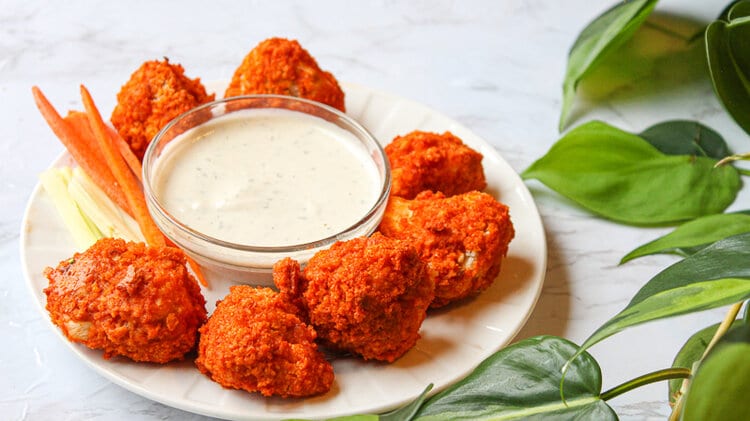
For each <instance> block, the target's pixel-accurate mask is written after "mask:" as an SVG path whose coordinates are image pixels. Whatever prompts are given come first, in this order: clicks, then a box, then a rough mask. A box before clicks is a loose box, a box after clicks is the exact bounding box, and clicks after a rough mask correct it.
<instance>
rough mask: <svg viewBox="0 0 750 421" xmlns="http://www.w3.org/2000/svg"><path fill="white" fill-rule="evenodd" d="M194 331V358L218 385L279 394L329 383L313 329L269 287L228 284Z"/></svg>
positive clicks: (318, 389) (299, 393)
mask: <svg viewBox="0 0 750 421" xmlns="http://www.w3.org/2000/svg"><path fill="white" fill-rule="evenodd" d="M200 333H201V338H200V342H199V345H198V358H197V359H196V360H195V364H196V366H198V369H199V370H200V371H201V372H202V373H203V374H205V375H207V376H208V377H210V378H211V379H212V380H214V381H215V382H217V383H219V384H220V385H222V386H224V387H227V388H234V389H241V390H246V391H248V392H260V393H262V394H263V395H264V396H272V395H276V396H281V397H303V396H312V395H319V394H322V393H325V392H327V391H328V390H330V389H331V385H332V384H333V378H334V377H333V367H332V366H331V364H330V363H329V362H328V361H326V359H325V358H324V356H323V354H322V353H321V352H320V351H319V350H318V347H317V345H316V344H315V342H314V341H315V336H316V335H315V331H314V330H313V329H312V327H310V326H308V325H307V324H305V323H304V322H303V321H302V319H300V317H299V316H298V315H297V308H296V307H294V306H293V305H291V304H289V303H287V302H286V301H284V299H283V297H281V296H280V295H279V294H278V293H276V292H275V291H273V290H272V289H270V288H254V287H251V286H248V285H236V286H233V287H231V288H230V292H229V294H228V295H227V296H226V297H225V298H224V299H223V300H221V301H219V303H218V304H217V306H216V310H215V311H214V313H213V314H212V315H211V317H210V318H209V320H208V322H207V323H206V324H205V325H204V326H203V327H202V328H201V329H200Z"/></svg>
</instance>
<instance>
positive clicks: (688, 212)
mask: <svg viewBox="0 0 750 421" xmlns="http://www.w3.org/2000/svg"><path fill="white" fill-rule="evenodd" d="M715 163H716V161H715V160H713V159H710V158H706V157H694V156H684V155H681V156H669V155H665V154H663V153H661V152H660V151H659V150H657V149H656V148H655V147H653V146H652V145H650V144H649V143H648V142H646V141H645V140H643V139H642V138H640V137H639V136H637V135H634V134H632V133H628V132H625V131H622V130H620V129H618V128H615V127H612V126H610V125H607V124H606V123H602V122H599V121H592V122H588V123H586V124H582V125H580V126H578V127H576V128H575V129H573V130H571V131H570V132H568V133H567V134H566V135H565V136H563V137H562V138H561V139H560V140H559V141H558V142H557V143H555V144H554V145H553V146H552V148H550V150H549V152H547V154H546V155H545V156H543V157H542V158H540V159H539V160H537V161H536V162H534V163H533V164H532V165H531V166H530V167H529V168H527V169H526V171H524V172H523V173H522V174H521V176H522V177H523V178H524V179H527V180H528V179H537V180H539V181H541V182H542V183H544V184H545V185H547V186H548V187H549V188H551V189H553V190H555V191H556V192H558V193H560V194H562V195H563V196H565V197H567V198H569V199H572V200H573V201H575V202H577V203H578V204H580V205H581V206H583V207H585V208H586V209H588V210H590V211H592V212H594V213H596V214H599V215H601V216H603V217H605V218H608V219H612V220H615V221H620V222H624V223H628V224H635V225H653V224H668V223H675V222H678V221H683V220H688V219H693V218H697V217H700V216H704V215H710V214H714V213H721V212H722V211H723V210H724V209H726V207H727V206H729V205H730V204H731V203H732V202H733V201H734V199H735V197H736V195H737V191H738V190H739V189H740V186H741V182H740V176H739V174H738V172H737V170H736V169H735V168H734V167H732V166H722V167H719V168H714V164H715Z"/></svg>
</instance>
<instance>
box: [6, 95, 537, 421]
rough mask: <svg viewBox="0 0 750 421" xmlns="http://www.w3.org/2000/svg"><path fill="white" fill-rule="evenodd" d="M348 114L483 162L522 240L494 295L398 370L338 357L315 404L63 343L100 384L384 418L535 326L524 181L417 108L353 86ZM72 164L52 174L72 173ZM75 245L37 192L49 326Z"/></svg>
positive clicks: (436, 332) (465, 133) (36, 258)
mask: <svg viewBox="0 0 750 421" xmlns="http://www.w3.org/2000/svg"><path fill="white" fill-rule="evenodd" d="M345 90H346V108H347V114H349V115H351V116H352V117H354V118H355V119H357V120H358V121H359V122H360V123H362V124H363V125H364V126H365V127H366V128H367V129H369V130H370V132H371V133H372V134H373V135H375V137H376V138H377V139H378V140H380V141H381V142H383V143H384V144H385V143H387V142H389V141H390V140H391V139H392V138H393V137H394V136H396V135H399V134H406V133H408V132H410V131H412V130H416V129H419V130H427V131H435V132H441V133H442V132H444V131H451V132H453V134H455V135H457V136H459V137H460V138H462V139H463V140H464V142H465V143H466V144H467V145H469V146H470V147H472V148H474V149H476V150H478V151H479V152H481V153H482V154H483V155H484V161H483V164H484V170H485V175H486V178H487V183H488V187H487V190H486V191H487V192H488V193H490V194H492V195H493V196H495V197H496V198H497V199H498V200H500V201H502V202H503V203H505V204H507V205H508V206H509V207H510V214H511V219H512V221H513V224H514V227H515V230H516V236H515V238H514V239H513V241H512V242H511V244H510V249H509V251H508V256H507V258H506V259H505V261H504V263H503V266H502V271H501V273H500V275H499V276H498V278H497V279H496V280H495V282H494V284H493V285H492V287H490V288H489V289H488V290H487V291H484V292H483V293H482V294H480V295H479V296H478V297H476V298H475V299H472V300H468V301H464V302H462V303H460V304H458V305H454V306H450V307H449V308H446V309H441V310H440V311H434V312H431V313H429V314H428V317H427V319H426V320H425V322H424V324H423V325H422V329H421V331H420V333H421V339H420V340H419V342H417V345H416V346H415V347H414V348H413V349H411V350H410V351H409V352H408V353H407V354H406V355H404V356H403V357H402V358H400V359H399V360H397V361H396V362H394V363H392V364H383V363H375V362H366V361H363V360H361V359H357V358H353V357H336V358H334V359H333V361H332V363H333V367H334V372H335V375H336V380H335V382H334V385H333V388H332V389H331V391H330V392H328V393H327V394H325V395H323V396H317V397H313V398H308V399H281V398H264V397H262V396H261V395H259V394H251V393H247V392H244V391H238V390H229V389H224V388H222V387H221V386H219V385H218V384H217V383H214V382H212V381H211V380H209V379H208V378H207V377H205V376H204V375H202V374H200V373H199V372H198V370H197V369H196V368H195V366H194V365H193V361H183V362H178V363H170V364H164V365H158V364H144V363H135V362H132V361H129V360H126V359H124V358H114V359H111V360H105V359H104V358H102V352H101V351H94V350H90V349H88V348H86V347H84V346H82V345H79V344H73V343H71V342H69V341H68V340H67V339H65V338H64V337H63V336H62V333H61V332H60V330H59V329H58V328H57V327H56V326H54V325H52V323H51V322H50V327H51V328H52V329H54V330H55V331H56V332H57V333H58V334H60V337H61V339H62V341H63V342H64V343H65V344H66V345H67V346H68V347H69V348H70V349H71V350H73V352H74V353H75V354H76V355H77V356H78V357H80V358H81V359H82V360H83V361H85V362H86V363H87V364H88V365H89V366H91V367H92V368H93V369H94V370H96V371H97V372H99V373H100V374H101V375H103V376H105V377H106V378H108V379H110V380H111V381H113V382H115V383H117V384H119V385H120V386H122V387H124V388H126V389H128V390H130V391H132V392H134V393H137V394H139V395H142V396H144V397H147V398H149V399H153V400H155V401H158V402H161V403H163V404H166V405H170V406H173V407H177V408H180V409H183V410H186V411H190V412H194V413H199V414H204V415H210V416H214V417H219V418H227V419H236V420H266V419H283V418H315V419H320V418H331V417H337V416H343V415H350V414H365V413H369V414H376V413H381V412H384V411H387V410H389V409H392V408H395V407H398V406H400V405H402V404H404V403H407V402H409V401H411V400H413V399H414V398H416V397H417V396H418V395H419V394H420V393H421V392H422V391H423V390H424V388H425V387H426V386H427V385H428V384H430V383H432V384H433V385H434V388H433V389H432V390H433V393H434V392H437V391H439V390H441V389H443V388H445V387H447V386H448V385H450V384H451V383H453V382H455V381H457V380H459V379H461V378H462V377H464V376H466V375H467V374H469V373H470V372H471V371H472V370H473V369H474V367H476V366H477V365H478V364H479V363H480V362H481V361H482V360H484V359H485V358H487V357H489V356H490V355H491V354H492V353H494V352H495V351H497V350H499V349H500V348H501V347H503V346H504V345H506V344H508V343H509V342H510V341H511V340H512V339H513V336H514V335H515V334H516V333H517V332H518V331H519V329H520V328H521V327H522V326H523V324H524V323H525V322H526V319H527V318H528V316H529V315H530V314H531V311H532V309H533V308H534V305H535V303H536V301H537V298H538V296H539V292H540V291H541V288H542V282H543V280H544V274H545V266H546V257H547V248H546V243H545V237H544V229H543V227H542V223H541V219H540V217H539V213H538V211H537V209H536V205H535V204H534V201H533V199H532V197H531V195H530V193H529V191H528V190H527V189H526V187H525V185H524V184H523V182H522V181H521V179H520V178H519V176H518V175H517V174H516V173H515V172H514V171H513V169H512V168H511V167H510V166H509V165H508V163H507V162H505V160H503V158H502V157H501V156H500V155H499V154H498V153H497V151H495V149H493V148H492V146H490V145H489V144H488V143H487V142H486V141H484V140H482V139H481V138H479V137H478V136H476V135H475V134H473V133H472V132H471V131H470V130H468V129H467V128H465V127H463V126H461V125H460V124H458V123H456V122H455V121H454V120H452V119H450V118H448V117H446V116H444V115H442V114H440V113H438V112H435V111H434V110H431V109H429V108H428V107H425V106H424V105H421V104H418V103H415V102H413V101H410V100H406V99H403V98H399V97H397V96H393V95H389V94H385V93H381V92H376V91H373V90H371V89H368V88H364V87H361V86H356V85H345ZM73 164H74V162H73V161H72V159H71V158H70V157H69V156H68V155H67V154H64V155H63V156H61V157H60V158H59V159H58V160H57V161H56V162H54V163H53V164H52V165H58V166H59V165H73ZM75 251H76V250H75V247H74V244H73V240H72V237H71V236H70V234H69V233H68V231H67V230H66V228H65V226H64V225H63V223H62V220H61V218H60V216H59V215H58V214H57V212H56V210H55V208H54V206H53V204H52V202H51V200H50V199H49V198H48V197H47V195H46V194H45V193H44V191H43V189H42V188H41V187H40V186H37V188H36V189H35V190H34V193H33V194H32V196H31V198H30V200H29V203H28V206H27V209H26V214H25V216H24V222H23V225H22V232H21V260H22V265H23V268H24V272H25V275H26V279H27V282H28V285H29V287H30V289H31V292H32V294H33V296H34V298H35V301H36V302H37V303H38V304H39V309H40V310H41V312H42V314H43V315H44V317H45V318H47V319H49V317H48V314H47V312H46V310H45V308H44V306H45V304H46V297H45V295H44V293H43V291H42V290H43V289H44V288H45V287H46V286H47V279H46V278H45V277H44V276H43V275H42V271H43V270H44V268H45V267H47V266H53V267H54V266H56V265H57V264H58V262H60V261H61V260H63V259H66V258H69V257H70V256H72V255H73V253H74V252H75ZM228 286H229V282H223V283H222V282H216V283H212V284H211V289H204V290H203V293H204V295H205V297H206V301H207V303H208V306H207V307H208V310H209V312H210V311H212V310H213V308H214V305H215V303H216V300H218V299H221V298H222V297H223V296H224V295H225V294H226V293H227V292H228Z"/></svg>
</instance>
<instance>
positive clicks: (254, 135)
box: [154, 109, 380, 246]
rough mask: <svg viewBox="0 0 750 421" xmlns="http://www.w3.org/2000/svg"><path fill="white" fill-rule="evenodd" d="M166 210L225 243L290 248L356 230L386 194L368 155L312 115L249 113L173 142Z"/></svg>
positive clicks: (159, 184)
mask: <svg viewBox="0 0 750 421" xmlns="http://www.w3.org/2000/svg"><path fill="white" fill-rule="evenodd" d="M154 180H155V183H154V184H155V192H156V195H157V197H158V198H159V200H160V202H161V203H162V206H163V207H164V208H165V209H166V211H167V212H169V213H170V214H171V215H172V216H174V217H175V218H177V219H178V220H179V221H180V222H182V223H184V224H185V225H187V226H188V227H190V228H192V229H194V230H196V231H199V232H201V233H203V234H206V235H209V236H211V237H214V238H216V239H219V240H223V241H228V242H232V243H237V244H244V245H252V246H289V245H296V244H303V243H308V242H312V241H317V240H321V239H323V238H326V237H329V236H331V235H334V234H336V233H339V232H341V231H343V230H344V229H346V228H348V227H350V226H352V225H354V224H355V223H356V222H357V221H359V220H360V219H362V217H363V216H364V215H365V214H366V213H367V212H368V211H369V210H370V209H371V208H372V207H373V205H374V204H375V202H376V201H377V198H378V195H379V193H380V183H379V174H378V171H377V168H376V167H375V164H374V163H373V162H372V160H371V159H369V157H368V156H367V151H366V150H365V148H364V146H363V145H362V144H361V143H360V142H359V141H358V140H357V139H356V138H355V137H354V135H352V134H351V133H349V132H347V131H346V130H344V129H342V128H340V127H338V126H336V125H335V124H333V123H330V122H327V121H325V120H323V119H320V118H316V117H312V116H309V115H307V114H304V113H300V112H296V111H289V110H281V109H263V110H241V111H236V112H233V113H230V114H228V115H226V116H222V117H219V118H217V119H214V120H212V121H210V122H208V123H205V124H203V125H201V126H199V127H196V128H194V129H191V130H189V131H187V132H185V133H183V134H181V135H180V136H179V137H178V138H175V139H174V140H173V141H172V142H171V143H170V144H169V145H168V146H167V147H166V148H165V150H164V151H163V152H162V155H161V158H160V159H159V162H158V164H157V167H156V169H155V175H154Z"/></svg>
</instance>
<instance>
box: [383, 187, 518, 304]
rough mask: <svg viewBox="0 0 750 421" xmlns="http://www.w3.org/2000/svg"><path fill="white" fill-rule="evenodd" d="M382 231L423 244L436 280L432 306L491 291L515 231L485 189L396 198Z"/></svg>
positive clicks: (419, 247)
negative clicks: (487, 290)
mask: <svg viewBox="0 0 750 421" xmlns="http://www.w3.org/2000/svg"><path fill="white" fill-rule="evenodd" d="M379 230H380V232H382V233H383V234H384V235H386V236H388V237H393V238H400V239H403V240H406V241H410V242H411V243H412V244H414V246H415V247H416V248H417V250H418V251H419V253H420V256H421V257H422V259H423V260H424V261H425V262H426V263H427V273H428V274H429V276H430V278H431V279H433V280H434V282H435V300H434V301H433V302H432V304H431V306H430V307H431V308H437V307H442V306H444V305H446V304H448V303H451V302H453V301H456V300H460V299H462V298H466V297H469V296H472V295H474V294H476V293H478V292H480V291H483V290H485V289H487V288H488V287H489V286H490V285H491V284H492V282H493V281H494V280H495V278H496V277H497V275H498V274H499V273H500V266H501V263H502V260H503V258H504V257H505V255H506V254H507V252H508V244H509V243H510V241H511V240H512V239H513V236H514V234H515V232H514V230H513V224H512V222H511V220H510V215H509V213H508V207H507V206H505V205H503V204H502V203H499V202H498V201H497V200H495V198H493V197H492V196H490V195H489V194H487V193H481V192H469V193H464V194H460V195H456V196H452V197H447V198H446V197H445V195H443V194H442V193H433V192H430V191H425V192H422V193H420V194H419V195H417V197H416V198H415V199H414V200H406V199H403V198H400V197H393V196H392V197H391V198H390V200H389V202H388V206H387V207H386V210H385V215H384V216H383V220H382V222H381V223H380V227H379Z"/></svg>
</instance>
